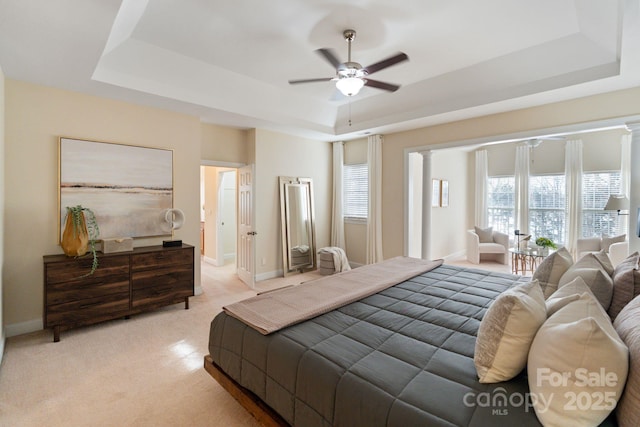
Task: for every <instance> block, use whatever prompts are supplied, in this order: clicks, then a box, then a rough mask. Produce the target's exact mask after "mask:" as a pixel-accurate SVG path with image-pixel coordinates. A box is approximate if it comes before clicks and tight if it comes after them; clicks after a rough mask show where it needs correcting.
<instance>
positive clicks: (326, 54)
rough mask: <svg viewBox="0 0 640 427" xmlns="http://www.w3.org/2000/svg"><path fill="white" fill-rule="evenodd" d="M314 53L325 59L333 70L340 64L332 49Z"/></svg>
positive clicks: (323, 49) (318, 50)
mask: <svg viewBox="0 0 640 427" xmlns="http://www.w3.org/2000/svg"><path fill="white" fill-rule="evenodd" d="M316 52H317V53H318V54H319V55H320V56H322V57H323V58H324V59H326V60H327V62H329V63H330V64H331V65H333V68H335V69H338V66H339V65H340V64H341V62H340V60H339V59H338V57H337V56H336V54H335V53H334V52H333V50H332V49H325V48H322V49H316Z"/></svg>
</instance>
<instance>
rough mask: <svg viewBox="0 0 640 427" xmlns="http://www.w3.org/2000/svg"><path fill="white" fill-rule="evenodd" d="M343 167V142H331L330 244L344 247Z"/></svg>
mask: <svg viewBox="0 0 640 427" xmlns="http://www.w3.org/2000/svg"><path fill="white" fill-rule="evenodd" d="M343 169H344V144H343V143H342V141H340V142H334V143H333V200H332V205H333V210H332V216H331V246H335V247H339V248H342V249H345V244H344V215H343V212H344V208H343V206H344V205H343V192H342V189H343V187H342V170H343Z"/></svg>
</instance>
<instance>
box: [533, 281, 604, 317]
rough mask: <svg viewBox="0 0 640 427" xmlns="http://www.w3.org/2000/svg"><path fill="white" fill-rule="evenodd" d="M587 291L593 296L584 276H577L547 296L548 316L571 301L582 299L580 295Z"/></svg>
mask: <svg viewBox="0 0 640 427" xmlns="http://www.w3.org/2000/svg"><path fill="white" fill-rule="evenodd" d="M585 292H586V293H588V294H591V295H592V296H593V293H592V292H591V289H590V288H589V286H587V284H586V283H584V280H583V279H582V277H576V278H575V279H573V280H572V281H571V282H569V283H567V284H566V285H564V286H563V287H561V288H560V289H558V290H557V291H555V292H554V293H553V294H552V295H551V296H550V297H549V298H547V301H546V302H545V305H546V306H547V317H551V316H552V315H553V314H554V313H555V312H557V311H558V310H560V309H561V308H562V307H564V306H565V305H567V304H569V303H570V302H572V301H575V300H578V299H580V295H582V294H584V293H585ZM594 298H595V297H594Z"/></svg>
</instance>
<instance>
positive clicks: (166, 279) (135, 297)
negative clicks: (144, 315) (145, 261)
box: [131, 265, 193, 309]
mask: <svg viewBox="0 0 640 427" xmlns="http://www.w3.org/2000/svg"><path fill="white" fill-rule="evenodd" d="M190 296H193V267H192V265H179V266H173V267H163V268H157V269H155V270H147V271H140V272H134V273H133V274H132V276H131V307H132V308H133V309H136V308H140V307H141V306H145V305H150V306H153V305H158V304H161V303H162V302H163V301H165V302H167V303H171V301H175V302H179V301H180V299H182V300H184V298H185V297H190Z"/></svg>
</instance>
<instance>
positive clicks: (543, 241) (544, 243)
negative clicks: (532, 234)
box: [536, 237, 558, 254]
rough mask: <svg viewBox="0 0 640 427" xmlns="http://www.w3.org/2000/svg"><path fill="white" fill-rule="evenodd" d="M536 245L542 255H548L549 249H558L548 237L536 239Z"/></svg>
mask: <svg viewBox="0 0 640 427" xmlns="http://www.w3.org/2000/svg"><path fill="white" fill-rule="evenodd" d="M536 245H538V246H539V247H541V248H542V253H543V254H547V253H549V248H551V249H558V246H557V245H556V244H555V243H553V240H551V239H549V238H548V237H538V238H537V239H536Z"/></svg>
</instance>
